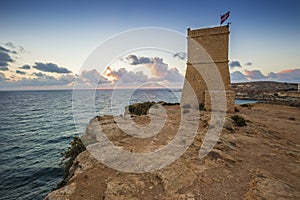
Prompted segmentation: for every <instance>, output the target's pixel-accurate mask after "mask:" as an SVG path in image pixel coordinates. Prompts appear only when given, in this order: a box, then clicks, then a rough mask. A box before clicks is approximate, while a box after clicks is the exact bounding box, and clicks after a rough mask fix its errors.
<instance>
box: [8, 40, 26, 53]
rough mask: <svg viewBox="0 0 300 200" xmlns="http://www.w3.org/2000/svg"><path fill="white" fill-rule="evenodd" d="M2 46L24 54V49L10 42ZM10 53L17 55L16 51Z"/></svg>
mask: <svg viewBox="0 0 300 200" xmlns="http://www.w3.org/2000/svg"><path fill="white" fill-rule="evenodd" d="M4 45H5V46H7V47H9V48H11V49H16V50H18V51H19V52H20V53H23V52H25V49H24V48H23V47H22V46H20V45H15V44H14V43H12V42H7V43H5V44H4ZM12 52H13V53H15V54H17V52H16V51H12Z"/></svg>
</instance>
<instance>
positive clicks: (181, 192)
mask: <svg viewBox="0 0 300 200" xmlns="http://www.w3.org/2000/svg"><path fill="white" fill-rule="evenodd" d="M165 108H166V110H167V115H168V116H167V120H166V122H165V125H164V127H163V128H162V130H161V132H159V134H157V135H155V136H153V137H149V138H134V137H131V136H128V135H126V134H125V133H124V132H123V131H122V130H120V129H119V128H118V124H117V123H116V122H115V120H116V119H115V118H114V117H112V116H103V117H97V118H94V119H92V120H91V122H90V125H89V126H88V127H87V133H86V134H85V135H84V136H83V137H82V139H83V140H84V141H87V144H92V143H94V142H96V140H95V139H96V137H95V135H94V134H93V128H92V127H93V126H92V124H93V123H98V124H100V125H101V127H102V129H103V130H104V132H105V133H106V135H107V137H108V138H109V139H110V140H111V141H112V142H113V143H114V144H115V145H117V146H122V147H123V148H124V149H126V150H128V151H132V152H148V151H153V150H155V149H157V148H160V147H162V146H164V145H166V144H168V143H169V142H170V141H171V140H172V138H173V137H174V136H175V135H176V131H177V129H178V123H179V121H180V109H179V106H178V105H173V106H168V105H167V106H165ZM236 110H239V112H237V113H235V114H238V115H240V116H243V117H244V118H245V120H246V122H247V126H243V127H239V126H237V125H236V124H235V123H234V121H233V120H232V119H231V115H228V116H226V120H225V124H224V127H223V131H222V133H221V136H220V138H219V140H218V142H217V144H216V145H215V147H214V148H213V150H212V151H211V152H210V153H208V155H207V156H206V157H204V158H203V159H200V158H199V157H198V154H199V149H200V148H201V145H202V143H203V140H204V138H205V133H206V130H207V129H208V126H209V124H210V113H209V112H207V111H203V112H201V114H200V123H199V127H198V131H197V135H196V137H195V138H194V141H193V143H192V144H191V145H190V146H189V148H188V149H187V150H186V151H185V153H184V154H183V155H182V156H181V157H180V158H179V159H177V160H176V161H175V162H173V163H172V164H170V165H168V166H167V167H164V168H162V169H159V170H156V171H154V172H146V173H126V172H121V171H117V170H115V169H112V168H109V167H108V166H106V165H104V164H102V163H100V162H99V161H97V160H96V159H95V158H93V156H91V154H90V153H89V152H88V151H84V152H82V153H81V154H80V155H79V156H78V157H77V158H76V159H75V161H74V163H73V166H72V168H71V169H70V170H72V172H74V175H73V177H72V178H71V179H70V180H69V181H68V183H67V185H65V186H64V187H62V188H60V189H58V190H55V191H53V192H51V193H50V194H49V195H48V196H47V197H46V199H48V200H54V199H106V200H113V199H128V200H129V199H130V200H131V199H136V200H138V199H189V200H192V199H199V200H200V199H299V198H300V196H299V191H300V145H299V141H300V136H299V130H300V116H299V111H300V110H299V108H295V107H289V106H283V105H271V104H254V105H251V106H250V105H249V106H238V107H237V109H236ZM134 120H135V122H136V123H137V124H139V125H146V124H147V123H149V118H148V117H147V116H134Z"/></svg>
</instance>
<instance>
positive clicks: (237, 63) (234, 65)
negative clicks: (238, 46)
mask: <svg viewBox="0 0 300 200" xmlns="http://www.w3.org/2000/svg"><path fill="white" fill-rule="evenodd" d="M228 65H229V67H230V68H234V67H242V66H241V63H240V62H239V61H237V60H232V61H230V62H229V64H228Z"/></svg>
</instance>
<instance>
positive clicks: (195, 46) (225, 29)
mask: <svg viewBox="0 0 300 200" xmlns="http://www.w3.org/2000/svg"><path fill="white" fill-rule="evenodd" d="M187 38H188V61H187V70H186V75H185V83H184V88H183V91H182V95H183V96H182V100H181V101H183V99H184V98H187V97H186V96H187V95H189V92H187V91H188V87H187V85H186V84H187V83H186V81H188V82H189V83H190V85H191V86H192V88H193V90H194V92H195V94H196V96H197V99H198V102H199V104H203V105H204V107H205V108H206V109H207V110H211V99H210V92H212V89H213V92H223V93H224V92H225V94H226V102H227V105H226V110H227V112H234V99H235V93H234V92H233V91H232V89H231V84H230V75H229V68H228V40H229V26H228V25H227V26H219V27H214V28H204V29H196V30H191V29H188V30H187ZM213 67H214V68H216V67H217V70H218V71H219V74H220V75H221V77H222V79H223V80H222V81H223V83H224V88H218V87H217V86H216V87H213V88H209V89H210V91H208V87H207V83H206V82H205V81H204V80H205V79H206V80H210V82H213V81H214V79H217V78H218V77H220V76H214V74H210V75H208V76H209V77H202V76H201V73H202V72H203V74H204V76H206V75H205V74H209V73H205V72H206V71H207V70H209V69H212V68H213ZM199 72H201V73H199Z"/></svg>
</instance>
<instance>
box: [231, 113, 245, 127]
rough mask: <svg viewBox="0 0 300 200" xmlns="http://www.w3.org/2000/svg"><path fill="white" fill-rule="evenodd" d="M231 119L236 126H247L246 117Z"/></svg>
mask: <svg viewBox="0 0 300 200" xmlns="http://www.w3.org/2000/svg"><path fill="white" fill-rule="evenodd" d="M231 119H232V120H233V121H234V122H235V124H236V125H237V126H246V125H247V123H246V120H245V119H244V117H242V116H240V115H233V116H232V117H231Z"/></svg>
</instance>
